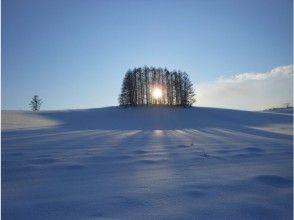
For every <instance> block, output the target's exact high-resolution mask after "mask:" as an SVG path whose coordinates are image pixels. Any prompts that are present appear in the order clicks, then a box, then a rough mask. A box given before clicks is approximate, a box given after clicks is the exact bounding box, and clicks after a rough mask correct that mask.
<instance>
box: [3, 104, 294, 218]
mask: <svg viewBox="0 0 294 220" xmlns="http://www.w3.org/2000/svg"><path fill="white" fill-rule="evenodd" d="M15 114H17V115H16V116H17V117H16V116H15V117H14V115H15ZM28 115H29V117H30V120H29V123H28V120H27V116H28ZM8 116H9V117H8ZM38 120H41V121H42V123H44V124H41V123H40V121H39V122H37V121H38ZM292 122H293V117H292V115H290V114H276V113H269V112H248V111H236V110H226V109H214V108H190V109H182V108H134V109H131V108H127V109H121V108H118V107H109V108H101V109H89V110H70V111H42V112H38V113H29V112H14V111H5V112H3V111H2V129H4V130H2V219H138V218H140V219H292V206H293V202H292V193H293V187H292V184H293V181H292V178H293V175H292V173H293V165H292V162H293V160H292V156H293V146H292V138H293V136H292V133H293V130H292ZM11 124H14V125H15V126H14V127H13V126H11ZM28 124H30V125H31V124H33V125H34V126H29V127H28ZM35 124H37V125H38V126H35ZM42 126H43V127H42ZM36 127H37V128H38V129H35V128H36Z"/></svg>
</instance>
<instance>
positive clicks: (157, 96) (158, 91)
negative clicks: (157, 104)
mask: <svg viewBox="0 0 294 220" xmlns="http://www.w3.org/2000/svg"><path fill="white" fill-rule="evenodd" d="M152 96H153V97H154V98H155V99H160V98H161V97H162V90H161V89H160V88H154V89H153V91H152Z"/></svg>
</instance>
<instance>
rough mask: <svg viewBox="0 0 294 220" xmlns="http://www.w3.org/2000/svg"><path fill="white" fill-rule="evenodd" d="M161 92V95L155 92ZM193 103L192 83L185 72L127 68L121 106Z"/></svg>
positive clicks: (183, 104)
mask: <svg viewBox="0 0 294 220" xmlns="http://www.w3.org/2000/svg"><path fill="white" fill-rule="evenodd" d="M155 90H157V91H160V97H159V96H155V95H154V91H155ZM194 102H195V93H194V89H193V84H192V83H191V81H190V80H189V77H188V74H187V73H185V72H182V71H169V70H167V69H162V68H155V67H150V68H149V67H147V66H145V67H143V68H134V69H133V70H128V71H127V73H126V75H125V77H124V80H123V84H122V88H121V94H120V96H119V103H120V105H121V106H136V105H170V106H185V107H188V106H191V105H192V104H193V103H194Z"/></svg>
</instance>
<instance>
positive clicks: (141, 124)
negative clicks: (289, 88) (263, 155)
mask: <svg viewBox="0 0 294 220" xmlns="http://www.w3.org/2000/svg"><path fill="white" fill-rule="evenodd" d="M35 114H37V115H40V116H43V117H45V118H47V119H52V120H55V121H58V122H59V123H60V124H59V125H58V127H55V128H54V129H58V130H59V131H81V130H120V131H122V130H145V131H146V130H176V129H195V130H207V129H210V128H213V129H226V130H236V131H239V132H243V133H248V134H255V135H260V136H263V137H271V138H286V139H291V138H292V135H286V134H277V133H273V132H269V131H261V130H258V129H254V128H252V127H254V126H256V127H258V126H260V127H262V126H267V125H271V124H289V125H291V124H292V123H293V116H292V115H290V114H276V113H270V112H251V111H240V110H231V109H217V108H205V107H192V108H179V107H158V108H157V107H137V108H120V107H106V108H98V109H86V110H68V111H41V112H38V113H35ZM46 130H47V132H50V130H51V129H46ZM18 132H19V133H22V134H23V133H26V132H30V133H31V134H33V133H35V134H38V133H39V132H40V131H38V130H36V131H32V130H30V131H29V130H20V131H13V133H11V135H16V134H17V133H18ZM3 133H4V134H9V133H10V132H9V131H6V132H3Z"/></svg>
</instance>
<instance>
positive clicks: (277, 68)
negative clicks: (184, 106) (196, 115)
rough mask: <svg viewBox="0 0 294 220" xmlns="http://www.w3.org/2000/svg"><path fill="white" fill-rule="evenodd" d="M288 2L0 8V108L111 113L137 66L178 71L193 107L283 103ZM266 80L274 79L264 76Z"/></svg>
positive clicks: (33, 2) (80, 1) (43, 1)
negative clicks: (193, 94)
mask: <svg viewBox="0 0 294 220" xmlns="http://www.w3.org/2000/svg"><path fill="white" fill-rule="evenodd" d="M292 8H293V6H292V0H191V1H188V0H177V1H176V0H166V1H164V0H146V1H143V0H130V1H127V0H116V1H111V0H25V1H24V0H2V11H1V13H2V89H1V92H2V109H28V102H29V101H30V99H31V97H32V96H33V95H35V94H38V95H39V96H40V97H41V98H42V99H43V100H44V104H43V106H42V109H70V108H95V107H101V106H110V105H117V104H118V102H117V97H118V94H119V93H120V87H121V82H122V78H123V76H124V74H125V72H126V71H127V70H128V69H129V68H133V67H140V66H144V65H149V66H157V67H167V68H168V69H170V70H172V69H180V70H182V71H185V72H187V73H188V74H189V75H190V78H191V81H192V82H193V83H194V85H195V89H196V91H197V93H198V95H197V101H198V102H197V103H196V105H202V106H203V105H204V106H215V107H225V108H240V109H262V108H266V107H273V106H275V105H280V104H283V103H285V102H291V100H292V83H293V81H292V78H293V67H292V63H293V56H292V48H293V42H292V38H293V32H292ZM273 72H274V73H273Z"/></svg>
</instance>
